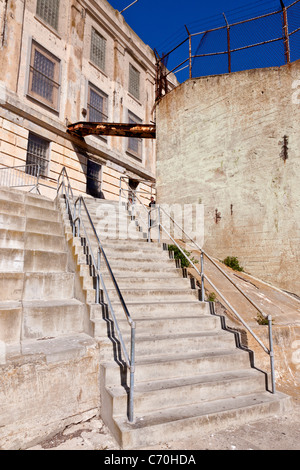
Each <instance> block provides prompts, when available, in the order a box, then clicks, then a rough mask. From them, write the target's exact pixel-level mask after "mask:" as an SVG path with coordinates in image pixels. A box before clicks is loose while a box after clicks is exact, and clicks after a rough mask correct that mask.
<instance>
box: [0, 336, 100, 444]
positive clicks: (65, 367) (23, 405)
mask: <svg viewBox="0 0 300 470" xmlns="http://www.w3.org/2000/svg"><path fill="white" fill-rule="evenodd" d="M99 367H100V364H99V349H98V346H97V344H96V342H94V341H93V340H90V341H89V343H88V342H87V343H86V345H84V344H82V346H81V348H78V351H77V355H76V354H75V352H74V350H73V351H71V352H70V349H69V351H68V350H66V351H63V349H62V350H61V351H60V354H59V353H55V352H54V353H53V351H51V349H50V350H49V352H48V353H43V354H42V353H35V352H34V351H32V353H31V354H30V353H28V354H27V355H20V354H19V355H18V354H15V355H13V354H11V355H10V357H9V360H8V361H7V362H6V364H4V365H1V364H0V372H1V374H0V403H1V410H0V423H1V425H0V449H2V450H19V449H24V448H26V447H28V446H31V445H35V444H36V443H38V442H41V441H42V440H43V439H46V438H47V437H49V436H51V435H53V434H56V433H57V432H60V431H62V430H63V429H65V427H67V426H68V425H69V424H71V423H76V422H80V421H82V420H87V419H90V418H91V417H93V416H96V415H97V414H98V409H99V406H100V394H99Z"/></svg>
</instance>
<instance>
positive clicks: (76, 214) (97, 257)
mask: <svg viewBox="0 0 300 470" xmlns="http://www.w3.org/2000/svg"><path fill="white" fill-rule="evenodd" d="M57 194H58V196H59V195H63V196H64V197H65V200H66V208H67V213H68V215H69V218H70V223H71V226H72V233H73V236H74V237H75V236H77V237H79V238H85V240H86V243H87V247H88V251H89V254H90V259H91V262H92V266H93V269H94V273H95V275H96V276H95V277H96V303H97V304H100V303H101V302H100V287H102V290H103V292H104V296H105V299H106V302H107V305H108V307H109V310H110V313H111V316H112V319H113V322H114V326H115V329H116V332H117V335H118V338H119V341H120V345H121V348H122V351H123V354H124V358H125V362H126V364H127V367H128V369H129V371H130V386H129V400H128V420H129V422H130V423H132V422H133V421H134V374H135V330H136V324H135V322H134V321H133V320H132V318H131V316H130V313H129V311H128V308H127V306H126V303H125V300H124V298H123V296H122V293H121V291H120V289H119V286H118V283H117V281H116V278H115V276H114V274H113V271H112V269H111V266H110V264H109V261H108V259H107V256H106V254H105V251H104V249H103V246H102V244H101V241H100V239H99V236H98V234H97V231H96V229H95V226H94V223H93V221H92V218H91V215H90V213H89V211H88V208H87V206H86V203H85V200H84V198H83V197H82V196H79V197H77V198H76V199H75V198H74V194H73V191H72V188H71V185H70V180H69V178H68V175H67V172H66V169H65V168H63V169H62V171H61V173H60V175H59V178H58V183H57ZM82 211H84V213H85V214H86V215H87V218H88V223H89V225H90V228H91V229H92V233H93V234H94V236H95V238H96V242H97V254H95V253H94V250H93V247H92V244H91V242H90V239H89V236H88V233H87V228H86V227H85V223H84V220H83V218H82ZM101 256H102V257H103V259H104V262H105V265H106V268H107V270H108V273H109V275H110V278H111V280H112V282H113V286H114V289H115V291H116V292H117V295H118V298H119V301H120V303H121V306H122V309H123V311H124V313H125V318H126V320H127V322H128V324H129V326H130V330H131V336H130V355H129V353H128V351H127V348H126V345H125V342H124V339H123V336H122V333H121V331H120V328H119V325H118V321H117V318H116V315H115V312H114V308H113V305H112V302H111V300H110V297H109V294H108V291H107V288H106V285H105V282H104V279H103V275H102V270H101Z"/></svg>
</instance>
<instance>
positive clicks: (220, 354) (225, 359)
mask: <svg viewBox="0 0 300 470" xmlns="http://www.w3.org/2000/svg"><path fill="white" fill-rule="evenodd" d="M103 367H105V384H106V386H109V385H118V384H119V382H120V367H119V366H118V364H116V363H113V362H109V363H104V364H103ZM249 367H250V359H249V353H248V352H246V351H243V350H240V349H237V348H235V349H232V348H230V349H228V348H227V349H217V350H205V351H198V352H197V353H191V354H189V353H185V354H182V355H176V357H174V356H173V355H168V354H164V355H159V356H151V357H148V356H143V357H137V358H136V372H135V380H136V383H138V382H149V381H152V380H161V379H164V380H165V379H171V378H179V377H182V378H183V377H190V376H193V375H201V374H207V373H208V372H209V373H215V372H222V371H223V372H224V371H231V370H238V369H244V368H246V369H247V368H249Z"/></svg>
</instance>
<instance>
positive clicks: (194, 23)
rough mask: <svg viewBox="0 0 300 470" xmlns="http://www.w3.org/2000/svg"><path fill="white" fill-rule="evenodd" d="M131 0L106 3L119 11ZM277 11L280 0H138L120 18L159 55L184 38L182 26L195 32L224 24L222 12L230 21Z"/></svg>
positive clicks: (112, 0)
mask: <svg viewBox="0 0 300 470" xmlns="http://www.w3.org/2000/svg"><path fill="white" fill-rule="evenodd" d="M132 1H133V0H110V1H109V3H110V4H111V5H112V6H113V7H114V8H115V9H117V10H119V11H121V10H122V9H124V8H125V7H126V6H128V5H130V3H132ZM286 3H287V4H290V3H292V0H286ZM277 8H278V9H279V8H280V1H279V0H252V1H251V0H209V1H201V0H138V2H137V3H136V4H134V5H133V6H131V7H130V8H129V9H128V10H126V11H124V13H123V16H124V18H125V20H126V21H127V23H128V24H129V25H130V26H131V27H132V29H133V30H134V31H135V32H136V33H137V34H138V36H140V37H141V39H142V40H143V41H144V42H145V43H146V44H149V46H150V47H152V48H156V49H157V50H158V52H162V51H169V50H170V49H171V48H172V46H173V45H174V44H176V43H178V42H179V41H180V39H181V38H182V37H184V36H185V27H184V25H185V24H186V25H188V27H190V28H191V32H193V31H194V32H196V31H197V30H198V31H199V30H200V31H201V30H202V29H206V28H207V29H208V28H210V27H214V26H220V25H221V24H223V23H222V22H223V16H222V13H223V12H225V13H226V15H227V17H228V19H229V21H230V20H233V21H235V20H236V19H237V20H238V19H240V18H242V19H243V18H247V17H251V16H256V14H260V13H261V12H265V11H270V10H271V11H272V10H276V9H277ZM177 39H179V41H177ZM168 46H170V47H168Z"/></svg>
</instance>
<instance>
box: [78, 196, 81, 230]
mask: <svg viewBox="0 0 300 470" xmlns="http://www.w3.org/2000/svg"><path fill="white" fill-rule="evenodd" d="M80 217H81V199H79V208H78V217H77V237H80Z"/></svg>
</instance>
